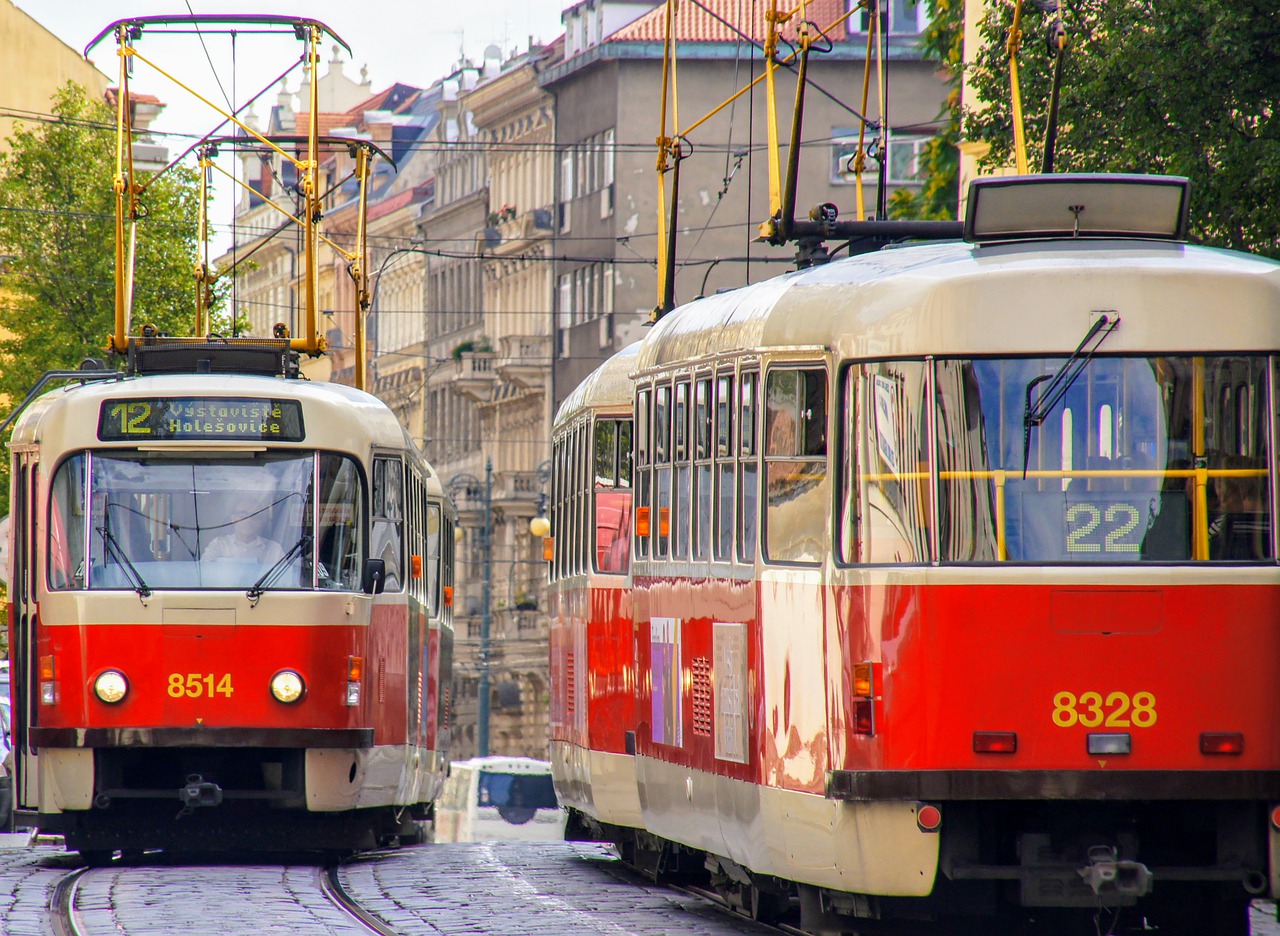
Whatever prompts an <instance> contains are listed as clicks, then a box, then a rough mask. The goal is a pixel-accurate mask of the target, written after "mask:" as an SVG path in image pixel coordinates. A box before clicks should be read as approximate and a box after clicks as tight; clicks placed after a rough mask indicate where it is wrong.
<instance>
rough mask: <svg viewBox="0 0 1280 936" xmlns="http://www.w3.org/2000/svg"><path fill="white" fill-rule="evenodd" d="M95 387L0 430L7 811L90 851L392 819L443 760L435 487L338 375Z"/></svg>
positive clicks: (402, 821) (248, 842)
mask: <svg viewBox="0 0 1280 936" xmlns="http://www.w3.org/2000/svg"><path fill="white" fill-rule="evenodd" d="M99 377H100V378H101V379H96V380H93V381H86V382H82V384H81V385H77V386H72V387H69V388H67V389H60V390H54V391H52V392H49V393H46V394H45V395H43V396H42V397H40V398H38V399H37V400H35V401H34V402H33V403H32V404H31V405H30V407H29V408H28V409H26V411H25V412H24V413H23V414H22V416H21V417H20V419H19V420H18V422H17V424H16V426H15V428H14V432H13V437H12V452H13V461H12V465H13V481H12V505H13V513H12V517H13V523H12V526H11V530H12V543H11V569H10V572H11V576H10V583H11V584H10V596H9V597H10V639H11V646H12V647H13V659H14V685H13V698H14V704H15V706H16V712H15V714H16V717H15V719H14V724H15V727H16V737H15V748H14V766H15V774H16V787H17V789H16V800H17V806H18V808H20V809H26V810H33V811H35V812H36V813H37V818H36V821H37V823H38V825H39V827H40V829H41V830H42V831H52V832H60V833H62V834H64V835H65V836H66V841H67V845H68V847H69V848H72V849H78V850H80V851H81V852H82V853H85V854H86V855H88V856H89V857H90V858H101V857H104V856H109V855H110V854H111V852H112V851H114V850H116V849H123V850H139V849H143V848H155V847H164V848H170V849H190V850H198V851H204V850H210V849H226V848H237V847H255V848H285V849H299V848H323V849H338V850H346V849H352V848H360V847H370V846H373V845H374V844H376V843H377V842H379V841H382V840H384V839H386V838H387V837H389V836H393V835H397V834H401V833H406V832H407V831H408V830H409V829H410V826H409V824H408V822H409V820H410V819H411V818H415V817H416V818H423V817H424V816H425V815H426V811H427V810H428V808H429V806H430V804H431V803H432V801H433V800H434V798H435V796H436V794H437V792H438V790H439V789H440V786H441V784H442V782H443V778H444V774H445V770H446V765H447V758H446V756H445V752H446V749H447V747H448V743H449V725H448V707H449V702H448V692H449V690H448V687H449V684H450V672H451V663H452V647H453V639H452V634H453V630H452V607H451V595H452V579H451V568H452V547H453V535H452V531H453V526H454V523H455V514H454V511H453V508H452V506H451V504H450V502H449V501H448V499H447V498H446V497H445V495H444V492H443V489H442V487H441V485H440V483H439V479H438V478H437V477H436V475H435V474H434V473H433V471H432V469H431V468H430V466H429V465H428V464H427V463H426V462H425V461H423V459H422V458H421V456H420V455H419V454H418V452H417V450H416V448H415V447H414V446H413V444H412V443H411V442H410V441H409V439H408V437H407V435H406V433H405V431H404V429H403V428H402V427H401V426H400V424H399V423H398V422H397V421H396V419H395V417H394V416H393V414H392V413H391V411H390V410H388V409H387V408H386V407H385V406H384V405H383V404H382V403H381V402H380V401H378V400H377V399H376V398H374V397H372V396H369V395H368V394H365V393H362V392H360V391H357V390H353V389H350V388H347V387H342V386H338V385H334V384H315V383H310V382H308V381H304V380H297V379H293V380H281V379H279V378H278V377H267V376H248V375H234V376H233V375H224V374H210V373H200V374H177V373H172V374H155V375H152V376H137V377H124V376H123V375H114V376H111V377H108V376H107V375H105V374H100V375H99Z"/></svg>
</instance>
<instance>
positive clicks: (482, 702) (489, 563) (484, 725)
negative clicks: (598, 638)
mask: <svg viewBox="0 0 1280 936" xmlns="http://www.w3.org/2000/svg"><path fill="white" fill-rule="evenodd" d="M481 487H483V489H484V527H483V531H484V532H483V534H482V539H481V540H480V542H481V545H482V546H483V548H484V571H483V577H482V578H481V582H482V583H483V585H482V588H483V590H482V592H481V595H480V684H479V687H478V689H477V691H476V695H477V697H478V698H477V699H476V755H477V756H478V757H488V756H489V626H490V623H491V621H492V618H491V612H490V604H489V602H490V597H489V593H490V585H491V584H492V581H493V459H492V458H486V459H485V460H484V482H483V484H482V483H481V481H480V479H479V478H477V477H476V476H475V475H473V474H466V473H462V474H456V475H454V476H453V477H452V478H450V479H449V482H448V483H447V484H446V485H445V489H446V490H447V491H448V492H449V495H450V496H451V497H454V498H455V499H456V498H457V495H458V492H459V491H460V490H462V489H464V488H466V489H468V490H473V491H474V490H477V489H479V488H481Z"/></svg>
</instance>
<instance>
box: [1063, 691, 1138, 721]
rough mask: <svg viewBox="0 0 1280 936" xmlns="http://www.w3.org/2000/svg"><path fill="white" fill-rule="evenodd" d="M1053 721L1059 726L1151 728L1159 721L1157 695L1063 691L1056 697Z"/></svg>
mask: <svg viewBox="0 0 1280 936" xmlns="http://www.w3.org/2000/svg"><path fill="white" fill-rule="evenodd" d="M1053 723H1054V724H1055V725H1057V726H1058V727H1059V728H1071V727H1073V726H1075V725H1082V726H1083V727H1085V728H1097V727H1098V726H1102V727H1104V728H1129V727H1130V726H1132V727H1134V728H1150V727H1151V726H1152V725H1154V724H1155V723H1156V697H1155V693H1152V692H1135V693H1134V694H1133V695H1132V696H1130V695H1129V694H1128V693H1127V692H1111V693H1108V694H1107V696H1106V698H1105V699H1104V698H1103V695H1102V693H1101V692H1082V693H1080V695H1079V697H1077V696H1076V694H1075V693H1074V692H1059V693H1058V694H1057V695H1055V696H1054V697H1053Z"/></svg>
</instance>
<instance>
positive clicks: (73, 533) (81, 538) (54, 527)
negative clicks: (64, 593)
mask: <svg viewBox="0 0 1280 936" xmlns="http://www.w3.org/2000/svg"><path fill="white" fill-rule="evenodd" d="M84 466H85V456H84V455H73V456H72V457H71V458H68V459H67V460H66V461H64V462H63V463H62V464H61V465H59V466H58V471H57V473H56V474H55V475H54V476H53V487H52V489H51V490H50V492H49V497H50V505H49V587H50V588H51V589H54V590H58V589H63V588H84V573H85V562H84V548H85V501H84V495H85V476H84Z"/></svg>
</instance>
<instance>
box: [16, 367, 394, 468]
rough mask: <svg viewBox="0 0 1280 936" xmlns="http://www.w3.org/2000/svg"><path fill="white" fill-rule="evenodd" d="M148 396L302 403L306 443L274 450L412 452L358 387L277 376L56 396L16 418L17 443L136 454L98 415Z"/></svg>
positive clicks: (166, 381)
mask: <svg viewBox="0 0 1280 936" xmlns="http://www.w3.org/2000/svg"><path fill="white" fill-rule="evenodd" d="M144 397H249V398H257V399H288V400H298V401H300V402H301V403H302V407H303V428H304V431H305V436H304V438H303V440H302V441H301V442H277V441H273V442H271V443H269V444H270V446H271V447H272V448H302V449H330V450H335V451H349V452H360V451H366V452H367V451H368V449H369V448H370V447H371V446H385V447H388V448H402V447H406V444H407V443H406V436H405V431H404V428H403V427H402V426H401V425H400V423H399V422H398V421H397V420H396V418H395V416H394V415H393V414H392V413H391V411H390V410H388V409H387V408H386V406H385V405H384V404H383V403H382V402H381V401H380V400H378V399H377V398H376V397H374V396H371V395H370V394H367V393H364V392H362V391H359V390H356V389H354V388H352V387H346V386H342V385H340V384H330V383H311V382H308V381H299V380H291V381H287V382H286V381H284V380H279V379H277V378H273V377H251V376H223V375H200V376H198V377H197V376H195V375H191V374H184V375H164V376H155V377H138V378H125V379H122V380H118V381H109V382H107V381H104V382H100V383H96V384H87V385H85V386H74V387H69V388H64V389H59V390H54V391H51V392H50V393H47V394H45V395H44V396H42V397H41V398H40V399H38V400H37V401H35V402H34V403H33V404H32V405H31V406H30V407H28V409H27V411H26V412H25V413H24V414H23V415H22V417H21V418H20V419H19V420H18V422H17V424H16V425H15V427H14V431H13V443H12V444H14V445H21V444H32V443H38V444H39V445H41V446H42V447H44V448H46V449H47V450H50V451H68V450H72V449H81V448H87V447H88V448H136V447H137V442H136V441H132V440H130V441H127V442H100V441H98V434H97V430H98V416H99V411H100V408H101V405H102V403H103V402H105V401H109V400H117V399H136V398H144ZM265 444H268V443H265V442H254V441H239V442H219V441H207V442H206V441H200V442H190V441H178V442H161V441H156V442H151V443H148V445H160V446H165V447H170V446H171V447H173V448H178V449H181V448H188V449H190V448H220V447H221V448H228V449H232V450H234V449H237V448H239V449H244V448H246V447H252V446H259V445H265Z"/></svg>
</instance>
